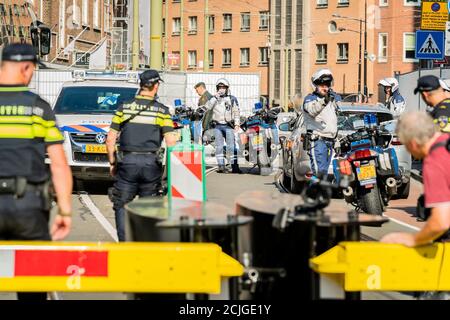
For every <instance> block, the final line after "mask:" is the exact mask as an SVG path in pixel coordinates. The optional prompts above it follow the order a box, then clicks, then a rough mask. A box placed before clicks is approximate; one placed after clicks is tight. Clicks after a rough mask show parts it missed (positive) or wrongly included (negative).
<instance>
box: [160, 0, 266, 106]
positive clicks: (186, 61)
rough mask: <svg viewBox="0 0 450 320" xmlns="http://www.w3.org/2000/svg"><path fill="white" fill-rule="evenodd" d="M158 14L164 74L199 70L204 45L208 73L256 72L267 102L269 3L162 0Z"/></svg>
mask: <svg viewBox="0 0 450 320" xmlns="http://www.w3.org/2000/svg"><path fill="white" fill-rule="evenodd" d="M206 4H207V7H206ZM163 12H164V13H163V17H164V19H163V30H164V31H163V32H164V34H163V51H164V54H163V56H164V68H165V69H166V70H182V71H185V70H189V71H203V70H204V69H205V68H204V63H205V44H207V46H206V47H207V48H208V50H207V51H208V57H207V61H208V70H209V71H210V72H257V73H260V74H261V95H262V96H266V97H268V95H269V90H268V73H269V48H268V43H269V22H270V21H269V20H270V18H269V0H258V1H256V0H249V1H225V2H224V1H219V0H208V1H205V0H198V1H185V0H165V1H164V4H163ZM205 17H206V19H205ZM205 21H206V22H207V23H208V25H207V27H208V28H207V37H205ZM180 48H181V49H180Z"/></svg>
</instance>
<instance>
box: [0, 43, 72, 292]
mask: <svg viewBox="0 0 450 320" xmlns="http://www.w3.org/2000/svg"><path fill="white" fill-rule="evenodd" d="M37 63H38V60H37V55H36V51H35V50H34V48H33V47H32V46H31V45H28V44H11V45H9V46H7V47H5V48H4V49H3V52H2V62H1V71H0V168H1V170H0V240H51V239H53V240H62V239H64V238H65V237H66V236H67V235H68V234H69V232H70V228H71V223H72V219H71V213H72V173H71V171H70V167H69V165H68V164H67V160H66V156H65V154H64V149H63V146H62V143H63V141H64V137H63V135H62V134H61V132H60V131H59V129H58V127H57V125H56V120H55V115H54V113H53V111H52V109H51V107H50V105H49V104H48V103H47V102H45V101H44V100H42V99H41V98H40V97H39V96H38V95H36V94H34V93H31V92H30V91H29V90H28V88H27V86H28V85H29V83H30V82H31V79H32V77H33V72H34V70H35V67H36V64H37ZM46 153H48V157H49V159H50V161H51V162H50V170H49V168H48V167H47V166H46V164H45V154H46ZM50 177H51V178H52V180H53V186H54V189H55V191H56V196H57V203H58V207H59V210H58V213H57V216H56V218H55V220H54V222H53V226H52V228H51V230H49V226H48V222H49V212H50V209H51V199H50V197H49V190H48V186H49V181H50ZM42 263H45V261H43V262H42ZM46 295H47V294H46V293H22V294H18V298H19V299H20V300H21V299H37V300H45V299H46Z"/></svg>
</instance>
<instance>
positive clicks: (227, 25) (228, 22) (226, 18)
mask: <svg viewBox="0 0 450 320" xmlns="http://www.w3.org/2000/svg"><path fill="white" fill-rule="evenodd" d="M231 30H233V16H232V15H231V14H229V13H225V14H224V15H223V31H224V32H228V31H231Z"/></svg>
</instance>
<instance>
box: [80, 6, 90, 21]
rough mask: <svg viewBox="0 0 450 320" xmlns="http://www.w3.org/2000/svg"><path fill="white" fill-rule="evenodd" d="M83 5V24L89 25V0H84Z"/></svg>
mask: <svg viewBox="0 0 450 320" xmlns="http://www.w3.org/2000/svg"><path fill="white" fill-rule="evenodd" d="M82 6H83V9H82V10H83V12H82V16H83V17H82V22H81V23H82V24H83V26H87V25H89V0H83V3H82Z"/></svg>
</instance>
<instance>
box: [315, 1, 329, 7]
mask: <svg viewBox="0 0 450 320" xmlns="http://www.w3.org/2000/svg"><path fill="white" fill-rule="evenodd" d="M326 7H328V0H317V8H326Z"/></svg>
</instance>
